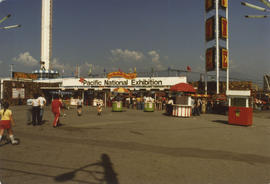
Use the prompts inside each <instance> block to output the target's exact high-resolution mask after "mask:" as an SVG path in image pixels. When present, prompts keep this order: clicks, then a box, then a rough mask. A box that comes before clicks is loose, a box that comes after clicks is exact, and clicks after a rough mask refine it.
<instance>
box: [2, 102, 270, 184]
mask: <svg viewBox="0 0 270 184" xmlns="http://www.w3.org/2000/svg"><path fill="white" fill-rule="evenodd" d="M27 108H28V107H27V106H15V107H11V109H12V110H13V112H14V117H15V122H16V126H15V127H14V132H15V136H16V137H18V138H20V141H21V143H20V145H17V146H13V145H11V144H6V145H2V146H1V147H0V181H1V182H0V183H1V184H17V183H18V184H54V183H65V184H81V183H82V184H269V183H270V145H269V144H270V112H269V111H266V112H260V113H255V114H254V118H253V125H252V126H250V127H244V126H233V125H228V124H227V116H224V115H217V114H203V115H201V116H199V117H198V116H196V117H191V118H176V117H169V116H165V115H164V114H163V112H161V111H158V112H143V111H139V110H133V109H125V111H124V112H111V108H107V109H105V110H104V111H103V114H102V116H97V114H96V109H95V108H94V107H84V108H83V115H82V116H81V117H79V116H77V114H76V109H75V108H72V109H69V110H66V111H65V113H66V114H67V115H66V116H65V117H61V123H63V124H64V125H63V126H61V127H59V128H53V127H52V121H53V115H52V113H51V112H50V107H49V106H47V107H46V110H45V118H44V119H45V122H44V124H43V125H41V126H32V125H27V120H26V112H27Z"/></svg>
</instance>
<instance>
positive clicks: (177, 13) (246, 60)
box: [0, 0, 270, 82]
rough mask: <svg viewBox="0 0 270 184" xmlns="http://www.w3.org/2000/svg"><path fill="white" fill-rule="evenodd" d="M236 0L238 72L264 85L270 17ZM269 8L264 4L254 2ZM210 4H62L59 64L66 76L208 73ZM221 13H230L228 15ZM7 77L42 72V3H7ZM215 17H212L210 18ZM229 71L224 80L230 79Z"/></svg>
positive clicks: (0, 7) (3, 49)
mask: <svg viewBox="0 0 270 184" xmlns="http://www.w3.org/2000/svg"><path fill="white" fill-rule="evenodd" d="M240 2H241V1H239V0H229V48H230V49H229V50H230V74H231V76H233V77H237V78H239V79H242V80H253V81H255V82H261V81H262V80H263V75H264V74H269V73H270V62H269V58H270V52H269V51H270V35H269V33H270V18H266V19H246V18H244V15H246V14H264V13H263V12H259V11H257V10H252V9H250V8H248V7H244V6H241V4H240ZM246 2H249V3H253V4H256V5H259V6H263V7H265V6H264V4H262V3H261V2H259V1H258V0H247V1H246ZM204 13H205V12H204V0H196V1H195V0H193V1H190V0H181V1H180V0H54V1H53V36H52V42H53V43H52V59H51V67H52V69H54V70H58V71H59V72H60V73H61V74H64V75H65V76H68V75H72V74H74V73H75V71H76V65H79V66H80V70H81V75H87V73H88V71H89V68H90V67H91V68H92V73H100V72H103V71H104V69H105V71H106V72H109V71H113V70H118V69H121V70H122V71H125V72H129V71H131V70H132V69H134V67H136V69H137V72H139V71H150V70H152V68H153V69H154V70H167V69H168V68H174V69H186V67H187V66H190V67H191V69H192V71H193V72H204V70H205V69H204V66H205V63H204V62H205V61H204V53H205V49H206V47H210V46H212V45H211V44H212V43H207V44H206V45H205V41H204V40H205V31H204V30H205V28H204ZM220 13H221V15H224V14H225V13H224V12H223V11H221V12H220ZM7 14H11V15H12V16H11V17H10V18H9V19H7V20H6V21H4V22H3V23H1V24H0V27H3V26H8V25H14V24H21V25H22V27H20V28H17V29H9V30H1V29H0V43H1V44H0V77H5V76H9V75H10V65H11V64H13V65H14V67H13V68H14V71H18V72H32V71H33V70H36V69H39V61H40V47H41V46H40V45H41V43H40V41H41V0H0V18H2V17H4V16H6V15H7ZM210 15H211V13H210V14H208V15H207V17H208V16H210ZM209 74H215V73H213V72H210V73H209ZM225 74H226V73H225V72H222V73H221V75H225Z"/></svg>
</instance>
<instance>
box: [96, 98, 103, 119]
mask: <svg viewBox="0 0 270 184" xmlns="http://www.w3.org/2000/svg"><path fill="white" fill-rule="evenodd" d="M102 106H103V100H102V99H98V101H97V115H98V116H101V113H102Z"/></svg>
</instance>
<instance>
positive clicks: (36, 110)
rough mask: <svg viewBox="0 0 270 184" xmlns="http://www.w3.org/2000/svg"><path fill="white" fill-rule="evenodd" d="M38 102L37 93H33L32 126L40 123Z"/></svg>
mask: <svg viewBox="0 0 270 184" xmlns="http://www.w3.org/2000/svg"><path fill="white" fill-rule="evenodd" d="M39 106H40V102H39V99H38V94H34V99H33V100H32V124H33V126H36V125H40V124H41V121H40V107H39Z"/></svg>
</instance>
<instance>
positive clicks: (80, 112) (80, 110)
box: [77, 96, 83, 116]
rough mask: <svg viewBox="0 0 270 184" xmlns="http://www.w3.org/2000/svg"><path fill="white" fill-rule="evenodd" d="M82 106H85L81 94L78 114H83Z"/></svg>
mask: <svg viewBox="0 0 270 184" xmlns="http://www.w3.org/2000/svg"><path fill="white" fill-rule="evenodd" d="M82 106H83V99H82V97H81V96H79V99H78V100H77V115H78V116H81V115H82Z"/></svg>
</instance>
